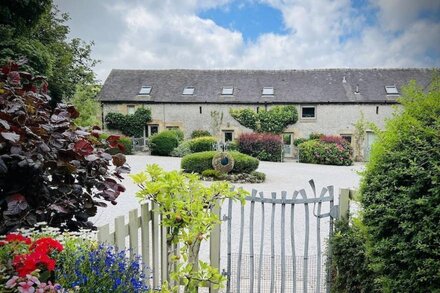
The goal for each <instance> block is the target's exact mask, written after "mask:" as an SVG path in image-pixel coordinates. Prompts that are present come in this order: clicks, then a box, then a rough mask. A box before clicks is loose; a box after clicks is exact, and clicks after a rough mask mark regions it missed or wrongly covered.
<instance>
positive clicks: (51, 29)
mask: <svg viewBox="0 0 440 293" xmlns="http://www.w3.org/2000/svg"><path fill="white" fill-rule="evenodd" d="M0 16H1V17H0V56H1V58H0V63H5V61H6V60H8V59H15V60H19V59H22V58H23V57H24V58H25V59H27V66H26V67H24V68H23V69H25V70H27V71H30V72H31V73H33V74H40V75H44V76H46V77H47V80H48V82H49V92H50V94H51V96H52V101H51V103H52V105H55V104H56V103H57V102H60V101H62V100H63V99H67V98H71V97H72V96H73V94H74V93H75V87H76V85H77V84H78V83H84V84H92V83H93V82H94V78H95V75H94V73H93V71H92V68H93V67H94V66H95V65H96V63H97V61H96V60H93V59H92V58H91V57H90V53H91V47H92V45H93V43H90V44H87V43H85V42H83V41H82V40H80V39H78V38H75V39H72V40H68V38H67V35H68V33H69V27H68V26H67V25H66V22H67V20H68V19H69V16H68V14H66V13H60V11H59V10H58V8H57V7H56V6H55V5H53V3H52V0H43V1H36V0H29V1H17V0H11V1H5V3H2V4H1V5H0Z"/></svg>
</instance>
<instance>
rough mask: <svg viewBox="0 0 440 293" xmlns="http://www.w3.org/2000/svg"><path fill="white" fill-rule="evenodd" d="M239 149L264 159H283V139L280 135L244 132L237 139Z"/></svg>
mask: <svg viewBox="0 0 440 293" xmlns="http://www.w3.org/2000/svg"><path fill="white" fill-rule="evenodd" d="M237 145H238V150H239V151H240V152H241V153H243V154H246V155H250V156H252V157H255V158H257V159H259V160H262V161H272V162H279V161H281V150H282V149H283V141H282V139H281V136H280V135H276V134H269V133H243V134H241V135H240V136H239V137H238V139H237Z"/></svg>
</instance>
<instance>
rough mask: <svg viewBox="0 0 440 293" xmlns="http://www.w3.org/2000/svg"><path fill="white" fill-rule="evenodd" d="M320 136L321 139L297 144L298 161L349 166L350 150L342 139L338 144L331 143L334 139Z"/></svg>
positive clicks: (348, 145) (350, 160) (350, 162)
mask: <svg viewBox="0 0 440 293" xmlns="http://www.w3.org/2000/svg"><path fill="white" fill-rule="evenodd" d="M327 138H328V137H326V136H321V139H319V140H318V139H312V140H308V141H305V142H303V143H301V144H299V146H298V149H299V161H300V162H301V163H311V164H323V165H337V166H350V165H351V164H352V163H353V161H352V159H351V155H352V148H351V146H350V144H349V143H347V142H346V141H345V140H344V139H342V138H341V139H340V140H339V143H335V142H333V140H334V137H331V138H329V139H328V140H329V142H327V141H326V140H327Z"/></svg>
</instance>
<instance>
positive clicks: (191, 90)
mask: <svg viewBox="0 0 440 293" xmlns="http://www.w3.org/2000/svg"><path fill="white" fill-rule="evenodd" d="M182 95H194V87H193V86H187V87H185V88H184V89H183V93H182Z"/></svg>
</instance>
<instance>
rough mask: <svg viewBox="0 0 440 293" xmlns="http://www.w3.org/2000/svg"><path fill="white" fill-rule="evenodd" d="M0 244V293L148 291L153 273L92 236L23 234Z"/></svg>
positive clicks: (52, 230) (45, 231)
mask: <svg viewBox="0 0 440 293" xmlns="http://www.w3.org/2000/svg"><path fill="white" fill-rule="evenodd" d="M22 231H25V232H23V233H10V234H7V235H6V236H5V237H4V239H3V240H0V268H1V269H0V292H31V293H32V292H145V291H146V290H148V287H147V286H146V278H147V277H146V274H145V272H146V271H147V269H146V268H145V267H144V266H143V265H142V263H141V261H140V258H139V257H134V258H133V259H130V258H128V257H127V255H128V253H127V251H119V252H118V251H116V250H115V248H114V247H112V246H107V245H103V244H101V245H98V244H97V242H96V241H95V240H92V239H93V238H94V235H92V234H90V233H86V234H84V233H82V234H81V235H79V234H78V233H75V235H74V234H68V233H64V234H60V231H59V230H58V229H56V228H50V229H43V232H36V231H35V230H33V229H31V230H22Z"/></svg>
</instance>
